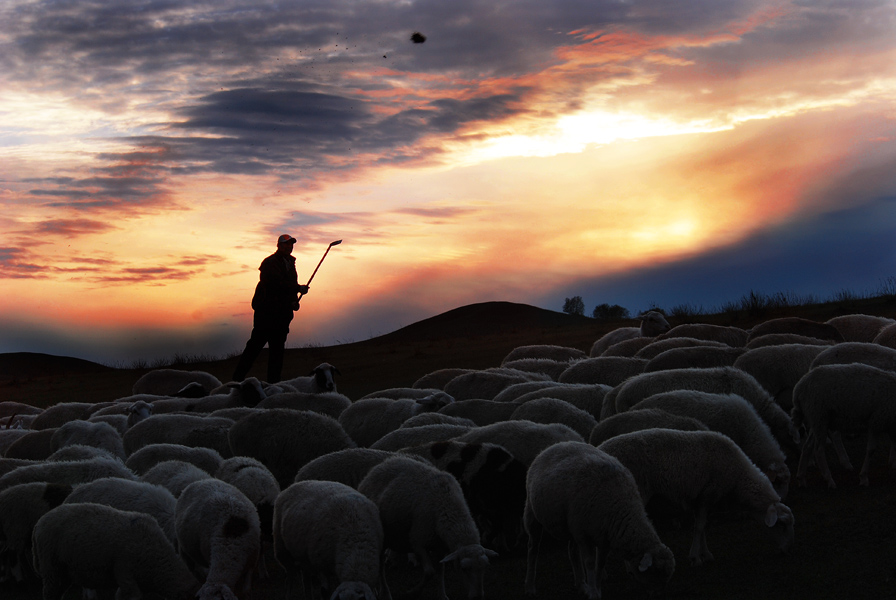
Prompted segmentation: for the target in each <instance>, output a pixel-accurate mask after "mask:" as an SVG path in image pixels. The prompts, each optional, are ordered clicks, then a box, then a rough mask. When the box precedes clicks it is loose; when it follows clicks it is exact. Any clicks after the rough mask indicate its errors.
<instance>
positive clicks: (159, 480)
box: [140, 460, 212, 498]
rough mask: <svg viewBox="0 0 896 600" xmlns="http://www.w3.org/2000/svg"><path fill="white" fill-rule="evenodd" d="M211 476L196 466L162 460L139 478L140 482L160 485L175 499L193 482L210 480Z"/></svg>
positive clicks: (179, 461)
mask: <svg viewBox="0 0 896 600" xmlns="http://www.w3.org/2000/svg"><path fill="white" fill-rule="evenodd" d="M211 477H212V475H211V474H210V473H208V472H207V471H203V470H202V469H200V468H199V467H197V466H196V465H194V464H192V463H188V462H184V461H181V460H164V461H162V462H160V463H158V464H156V465H154V466H153V467H152V468H151V469H149V470H148V471H147V472H146V473H144V474H143V475H141V476H140V481H143V482H145V483H151V484H153V485H160V486H162V487H164V488H165V489H167V490H168V491H169V492H171V494H172V495H173V496H174V497H175V498H179V497H180V495H181V494H182V493H183V491H184V490H185V489H186V488H187V486H188V485H190V484H191V483H193V482H196V481H201V480H203V479H210V478H211Z"/></svg>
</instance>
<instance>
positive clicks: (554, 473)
mask: <svg viewBox="0 0 896 600" xmlns="http://www.w3.org/2000/svg"><path fill="white" fill-rule="evenodd" d="M523 524H524V526H525V529H526V533H527V534H528V535H529V549H528V553H527V560H526V582H525V591H526V593H527V594H529V595H535V593H536V590H535V575H536V567H537V560H538V548H539V546H540V543H541V538H542V535H543V534H544V533H545V532H547V534H548V535H550V536H551V537H553V538H555V539H558V540H561V541H568V544H569V556H570V560H571V561H572V568H573V574H574V578H575V585H576V587H577V588H579V589H580V590H581V591H583V592H584V593H585V595H586V596H587V597H588V598H589V599H592V600H593V599H597V598H600V597H601V579H602V578H603V575H604V571H605V568H606V565H607V558H608V556H609V555H610V552H611V551H615V552H618V553H619V554H621V556H622V558H623V559H624V560H626V561H629V562H631V563H634V564H637V565H638V567H637V569H638V576H639V578H640V579H642V580H643V581H644V582H645V583H648V584H649V585H651V586H652V587H660V586H662V585H665V584H666V583H667V582H668V581H669V579H671V577H672V573H673V571H674V570H675V557H674V556H673V555H672V551H671V550H669V548H667V547H666V546H665V545H664V544H663V543H662V541H660V538H659V536H658V535H657V533H656V530H655V529H654V528H653V525H652V524H651V522H650V519H648V518H647V513H646V511H645V509H644V504H643V503H642V502H641V498H640V496H639V495H638V488H637V485H636V484H635V480H634V479H633V477H632V474H631V473H629V471H628V469H626V468H625V467H624V466H623V465H622V464H620V461H618V460H617V459H616V458H614V457H612V456H610V455H609V454H607V453H606V452H603V451H601V450H599V449H597V448H595V447H593V446H591V445H589V444H585V443H582V442H561V443H559V444H555V445H553V446H551V447H550V448H547V449H546V450H545V451H544V452H542V453H541V454H539V455H538V457H537V458H536V459H535V460H534V461H533V462H532V465H531V466H530V467H529V472H528V474H527V476H526V506H525V512H524V516H523ZM554 592H555V593H558V592H559V590H554Z"/></svg>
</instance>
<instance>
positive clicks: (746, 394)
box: [601, 367, 799, 447]
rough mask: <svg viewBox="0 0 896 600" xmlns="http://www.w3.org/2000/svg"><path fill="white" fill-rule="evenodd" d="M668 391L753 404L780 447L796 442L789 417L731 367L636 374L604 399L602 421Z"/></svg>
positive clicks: (751, 380) (749, 377) (750, 379)
mask: <svg viewBox="0 0 896 600" xmlns="http://www.w3.org/2000/svg"><path fill="white" fill-rule="evenodd" d="M671 390H699V391H703V392H713V393H717V394H737V395H739V396H741V397H743V398H744V399H745V400H746V401H747V402H749V403H750V404H752V405H753V408H755V409H756V412H757V413H759V416H760V417H762V420H763V421H765V422H766V424H767V425H768V426H769V428H770V429H771V430H772V434H773V435H774V436H775V439H777V440H778V442H779V443H780V444H781V445H782V446H783V447H788V445H792V444H798V443H799V431H798V430H797V428H796V427H795V426H794V424H793V421H791V419H790V416H789V415H788V414H787V413H786V412H785V411H784V410H783V409H782V408H781V407H780V406H778V405H777V404H776V403H775V400H774V398H772V397H771V395H769V393H768V392H767V391H766V390H765V389H763V387H762V386H761V385H759V382H758V381H756V379H755V378H754V377H753V376H752V375H749V374H747V373H745V372H744V371H741V370H740V369H737V368H734V367H714V368H711V369H672V370H669V371H656V372H654V373H643V374H641V375H637V376H636V377H632V378H631V379H629V380H628V381H626V382H624V383H622V384H621V385H618V386H616V387H615V388H613V389H612V390H611V391H610V392H609V393H608V394H607V395H606V396H605V397H604V409H605V410H603V411H601V418H605V417H608V416H610V415H612V414H615V413H618V412H623V411H626V410H628V409H629V408H630V407H632V406H634V405H635V404H636V403H638V402H640V401H641V400H643V399H644V398H646V397H647V396H651V395H653V394H658V393H660V392H668V391H671Z"/></svg>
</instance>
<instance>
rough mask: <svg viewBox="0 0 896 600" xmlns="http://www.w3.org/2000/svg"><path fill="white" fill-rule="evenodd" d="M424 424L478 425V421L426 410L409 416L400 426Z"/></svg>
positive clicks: (404, 427) (402, 427)
mask: <svg viewBox="0 0 896 600" xmlns="http://www.w3.org/2000/svg"><path fill="white" fill-rule="evenodd" d="M424 425H463V426H464V427H476V423H474V422H473V421H472V420H470V419H465V418H463V417H453V416H451V415H445V414H442V413H440V412H425V413H420V414H419V415H414V416H413V417H411V418H409V419H408V420H406V421H405V422H404V423H402V424H401V426H399V429H407V428H409V427H422V426H424Z"/></svg>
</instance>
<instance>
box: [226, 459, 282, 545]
mask: <svg viewBox="0 0 896 600" xmlns="http://www.w3.org/2000/svg"><path fill="white" fill-rule="evenodd" d="M214 475H215V478H216V479H220V480H221V481H225V482H227V483H229V484H231V485H232V486H234V487H236V488H237V489H238V490H239V491H241V492H242V493H243V494H244V495H245V496H246V498H248V499H249V501H250V502H252V504H253V505H254V506H255V510H256V511H258V519H259V522H260V523H261V531H262V533H263V534H267V535H270V532H271V525H272V523H273V518H274V503H275V502H276V500H277V495H278V494H279V493H280V484H279V483H277V479H276V478H275V477H274V474H273V473H271V471H270V469H268V468H267V467H266V466H264V465H263V464H262V463H261V462H260V461H258V460H256V459H254V458H250V457H248V456H234V457H233V458H228V459H226V460H224V461H222V462H221V466H219V467H218V470H217V471H215V473H214Z"/></svg>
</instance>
